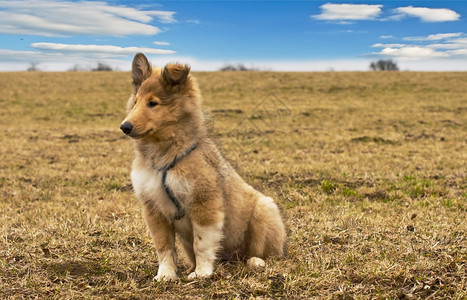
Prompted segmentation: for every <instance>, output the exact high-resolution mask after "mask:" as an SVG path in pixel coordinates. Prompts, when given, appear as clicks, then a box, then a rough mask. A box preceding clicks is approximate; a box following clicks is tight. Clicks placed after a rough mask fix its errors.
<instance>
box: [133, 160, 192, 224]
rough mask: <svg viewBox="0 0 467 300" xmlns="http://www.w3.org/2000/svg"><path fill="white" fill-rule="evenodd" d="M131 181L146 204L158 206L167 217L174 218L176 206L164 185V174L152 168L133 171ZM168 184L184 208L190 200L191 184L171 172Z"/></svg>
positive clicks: (167, 180)
mask: <svg viewBox="0 0 467 300" xmlns="http://www.w3.org/2000/svg"><path fill="white" fill-rule="evenodd" d="M131 181H132V183H133V188H134V190H135V194H136V196H137V197H138V199H140V201H142V202H143V203H144V204H146V205H147V204H149V205H154V206H156V207H157V208H158V209H159V210H160V212H161V213H162V214H163V215H165V216H166V217H172V216H173V215H175V214H176V213H177V208H176V207H175V204H174V203H173V202H172V200H170V198H169V197H168V196H167V193H166V192H165V190H164V187H163V185H162V172H159V171H156V170H154V169H152V168H146V167H145V168H142V169H133V170H132V171H131ZM166 184H167V186H168V187H169V188H170V189H171V190H172V192H173V194H174V195H175V197H176V198H177V200H178V201H179V202H180V204H181V205H182V206H184V203H186V201H187V199H189V195H190V191H191V184H190V182H189V181H188V180H187V179H186V178H179V177H177V176H176V175H174V171H171V170H169V171H168V172H167V176H166Z"/></svg>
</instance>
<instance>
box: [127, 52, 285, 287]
mask: <svg viewBox="0 0 467 300" xmlns="http://www.w3.org/2000/svg"><path fill="white" fill-rule="evenodd" d="M131 75H132V78H133V93H132V95H131V96H130V99H129V100H128V104H127V117H126V118H125V120H124V121H123V122H122V124H121V126H120V129H121V130H122V131H123V132H124V133H125V134H126V135H128V136H129V137H130V138H131V140H132V143H133V148H134V152H135V159H134V161H133V165H132V170H131V180H132V183H133V188H134V191H135V194H136V196H137V197H138V199H139V200H140V201H141V203H142V207H143V216H144V219H145V221H146V223H147V226H148V228H149V231H150V233H151V237H152V240H153V241H154V246H155V248H156V251H157V256H158V259H159V269H158V272H157V276H156V278H155V279H156V280H162V279H163V280H172V279H176V278H177V276H178V275H177V266H176V264H177V259H176V251H175V237H176V236H177V237H178V239H179V241H180V243H181V245H182V246H183V248H184V250H185V252H186V257H187V259H188V262H189V264H190V268H189V271H188V273H189V275H188V278H189V279H194V278H196V277H206V276H210V275H211V274H212V273H213V271H214V264H215V262H216V259H218V258H221V257H223V258H226V257H227V258H228V257H233V256H240V257H242V258H245V259H248V261H247V264H248V265H253V266H260V267H262V266H264V265H265V262H264V260H263V259H264V258H266V257H269V256H277V257H280V256H283V254H284V247H285V246H284V245H285V240H286V231H285V228H284V223H283V221H282V218H281V214H280V212H279V209H278V207H277V205H276V204H275V203H274V200H273V199H272V198H270V197H267V196H264V195H263V194H261V193H260V192H258V191H256V190H255V189H254V188H252V187H251V186H250V185H248V184H247V183H246V182H245V181H244V180H243V179H242V178H241V177H240V176H239V175H238V174H237V173H236V172H235V170H234V169H232V167H231V166H230V165H229V164H228V163H227V162H226V161H225V159H224V158H223V157H222V155H221V154H220V153H219V151H218V149H217V148H216V146H215V144H214V143H213V141H212V140H211V139H210V138H209V136H208V130H207V126H206V118H205V116H204V114H203V111H202V109H201V95H200V92H199V89H198V86H197V84H196V82H195V80H194V78H192V76H191V74H190V67H189V66H187V65H181V64H168V65H166V66H165V67H164V68H163V69H159V68H155V67H154V68H153V67H152V66H151V65H150V63H149V61H148V59H147V58H146V56H144V54H141V53H138V54H137V55H136V56H135V58H134V60H133V65H132V74H131Z"/></svg>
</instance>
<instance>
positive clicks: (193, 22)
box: [186, 20, 201, 25]
mask: <svg viewBox="0 0 467 300" xmlns="http://www.w3.org/2000/svg"><path fill="white" fill-rule="evenodd" d="M186 22H187V23H191V24H196V25H198V24H200V23H201V22H200V21H199V20H187V21H186Z"/></svg>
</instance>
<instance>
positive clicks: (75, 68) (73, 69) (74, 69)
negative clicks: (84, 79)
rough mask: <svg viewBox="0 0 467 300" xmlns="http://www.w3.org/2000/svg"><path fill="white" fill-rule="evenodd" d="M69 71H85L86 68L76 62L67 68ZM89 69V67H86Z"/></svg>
mask: <svg viewBox="0 0 467 300" xmlns="http://www.w3.org/2000/svg"><path fill="white" fill-rule="evenodd" d="M68 71H69V72H81V71H86V68H84V67H82V66H80V65H78V64H75V65H74V66H73V67H71V68H70V69H68ZM88 71H89V69H88Z"/></svg>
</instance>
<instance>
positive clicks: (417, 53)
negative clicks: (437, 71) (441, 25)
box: [373, 46, 449, 60]
mask: <svg viewBox="0 0 467 300" xmlns="http://www.w3.org/2000/svg"><path fill="white" fill-rule="evenodd" d="M373 54H375V55H379V56H387V57H391V58H394V59H399V60H423V59H429V58H441V57H445V58H447V57H449V54H448V53H445V52H441V51H436V50H434V49H431V48H427V47H423V46H405V47H400V48H396V47H388V48H384V49H382V50H381V51H380V52H377V53H373Z"/></svg>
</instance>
